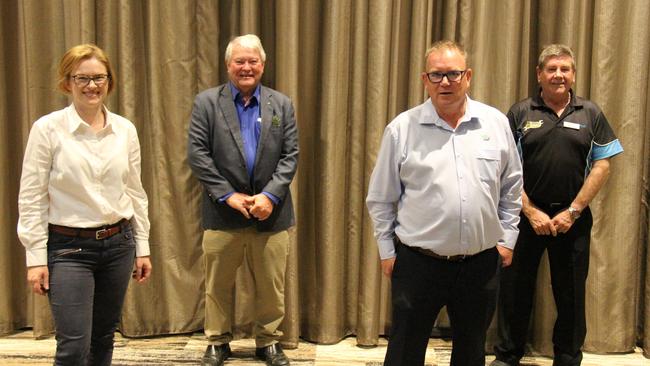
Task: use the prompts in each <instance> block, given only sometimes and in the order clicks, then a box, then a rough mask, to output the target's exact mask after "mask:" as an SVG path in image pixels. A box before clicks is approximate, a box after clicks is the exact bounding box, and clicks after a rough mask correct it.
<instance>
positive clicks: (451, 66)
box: [366, 41, 522, 366]
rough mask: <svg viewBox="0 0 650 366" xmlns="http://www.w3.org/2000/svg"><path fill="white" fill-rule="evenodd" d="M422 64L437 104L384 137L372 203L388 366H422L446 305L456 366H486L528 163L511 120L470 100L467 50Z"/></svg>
mask: <svg viewBox="0 0 650 366" xmlns="http://www.w3.org/2000/svg"><path fill="white" fill-rule="evenodd" d="M425 57H426V71H425V72H424V73H422V81H423V83H424V86H425V88H426V90H427V92H428V94H429V97H430V99H428V100H427V101H426V102H424V103H423V104H421V105H419V106H417V107H415V108H413V109H410V110H408V111H406V112H404V113H402V114H400V115H399V116H397V117H396V118H395V119H394V120H393V121H392V122H391V123H390V124H389V125H388V126H387V127H386V130H385V132H384V137H383V140H382V143H381V148H380V151H379V154H378V156H377V163H376V165H375V169H374V171H373V173H372V177H371V180H370V186H369V189H368V197H367V199H366V203H367V206H368V211H369V213H370V216H371V218H372V220H373V223H374V227H375V237H376V239H377V244H378V247H379V254H380V258H381V268H382V271H383V273H384V274H385V275H386V276H390V277H391V278H392V305H393V324H392V329H391V333H390V339H389V343H388V350H387V352H386V358H385V365H400V366H407V365H422V364H423V363H424V356H425V352H426V346H427V343H428V338H429V335H430V334H431V329H432V327H433V324H434V321H435V319H436V317H437V314H438V312H439V311H440V309H441V308H442V307H443V306H445V305H446V306H447V311H448V314H449V318H450V322H451V327H452V339H453V350H452V357H451V365H457V366H460V365H462V366H474V365H481V366H483V365H485V352H484V344H485V333H486V330H487V328H488V326H489V324H490V321H491V319H492V315H493V312H494V304H495V300H496V288H497V282H498V281H497V278H496V277H497V273H498V265H499V263H500V262H501V263H502V265H504V266H506V265H509V264H510V261H511V260H512V250H513V248H514V246H515V242H516V239H517V234H518V229H517V224H518V223H519V211H520V209H521V190H522V179H521V176H522V171H521V163H520V161H519V157H518V155H517V149H516V146H515V144H514V140H513V138H512V134H511V132H510V128H509V125H508V119H507V118H506V116H505V115H503V114H502V113H501V112H499V111H498V110H496V109H495V108H492V107H490V106H487V105H485V104H482V103H479V102H476V101H473V100H472V99H470V98H469V97H468V96H467V91H468V89H469V86H470V80H471V77H472V70H471V69H470V68H468V67H467V56H466V53H465V51H464V50H463V48H462V46H460V45H458V44H457V43H454V42H450V41H440V42H437V43H435V44H434V45H433V46H432V47H431V48H430V49H429V50H428V51H427V53H426V56H425ZM499 258H501V260H499Z"/></svg>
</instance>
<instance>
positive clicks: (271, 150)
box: [187, 84, 298, 231]
mask: <svg viewBox="0 0 650 366" xmlns="http://www.w3.org/2000/svg"><path fill="white" fill-rule="evenodd" d="M259 103H260V114H261V115H262V130H261V133H260V139H259V142H258V146H257V156H256V158H255V173H254V174H253V175H254V181H253V182H251V179H250V177H249V176H248V172H247V170H246V159H245V155H244V146H243V143H242V138H241V133H240V128H239V118H238V116H237V109H236V108H235V103H234V101H233V96H232V93H231V91H230V87H229V86H228V84H223V85H220V86H218V87H216V88H212V89H208V90H205V91H203V92H201V93H199V95H197V96H196V99H195V100H194V106H193V108H192V119H191V121H190V127H189V136H188V141H187V157H188V161H189V164H190V167H191V168H192V171H193V172H194V175H195V176H196V177H197V178H198V180H199V181H200V182H201V184H202V185H203V188H204V192H203V197H202V214H203V220H202V222H203V228H204V229H212V230H228V229H237V228H243V227H247V226H250V225H255V226H256V227H257V230H259V231H280V230H285V229H287V228H289V227H290V226H292V225H294V223H295V219H294V213H293V203H292V201H291V192H290V191H289V184H290V183H291V180H292V179H293V176H294V175H295V173H296V168H297V167H298V129H297V126H296V120H295V116H294V110H293V104H292V103H291V100H290V99H289V97H287V96H286V95H284V94H282V93H280V92H277V91H275V90H273V89H270V88H267V87H264V86H262V88H261V91H260V101H259ZM262 191H266V192H269V193H271V194H273V195H274V196H276V197H278V198H279V199H280V202H279V203H278V204H276V205H275V206H274V207H273V212H272V213H271V216H269V218H267V219H266V220H264V221H258V220H257V219H255V218H251V219H246V218H245V217H244V216H243V215H242V214H241V213H240V212H238V211H236V210H235V209H233V208H231V207H230V206H228V205H227V204H226V203H225V202H223V203H222V202H219V201H218V200H219V198H221V197H223V196H224V195H226V194H228V193H231V192H240V193H244V194H248V195H254V194H257V193H260V192H262Z"/></svg>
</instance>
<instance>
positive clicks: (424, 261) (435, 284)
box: [384, 245, 500, 366]
mask: <svg viewBox="0 0 650 366" xmlns="http://www.w3.org/2000/svg"><path fill="white" fill-rule="evenodd" d="M396 251H397V259H396V261H395V267H394V269H393V275H392V305H393V323H392V328H391V333H390V337H389V340H388V350H387V351H386V358H385V360H384V365H389V366H390V365H392V366H409V365H418V366H421V365H423V364H424V358H425V353H426V348H427V343H428V341H429V336H430V335H431V330H432V328H433V324H434V322H435V320H436V317H437V316H438V313H439V312H440V309H442V307H443V306H445V305H446V306H447V312H448V314H449V320H450V322H451V329H452V341H453V349H452V354H451V365H452V366H479V365H480V366H484V365H485V333H486V331H487V328H488V326H489V324H490V321H491V319H492V315H493V313H494V308H495V306H496V291H497V287H498V280H497V278H498V277H497V272H498V268H499V267H500V256H499V254H498V252H497V250H496V248H491V249H488V250H485V251H483V252H481V253H479V254H477V255H475V256H473V257H471V258H469V259H466V260H464V261H462V262H449V261H445V260H441V259H435V258H432V257H429V256H427V255H424V254H421V253H419V252H417V251H415V250H413V249H411V248H410V247H408V246H406V245H398V246H397V248H396Z"/></svg>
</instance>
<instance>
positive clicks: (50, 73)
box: [0, 0, 650, 354]
mask: <svg viewBox="0 0 650 366" xmlns="http://www.w3.org/2000/svg"><path fill="white" fill-rule="evenodd" d="M647 19H650V7H649V6H648V5H647V3H646V1H645V0H629V1H624V2H620V1H616V0H601V1H598V2H593V1H591V0H577V1H562V0H522V1H519V0H498V1H482V0H394V1H389V0H379V1H370V0H354V1H345V0H332V1H317V0H307V1H299V0H275V1H265V0H229V1H218V0H187V1H175V0H159V1H132V0H110V1H94V0H51V1H45V2H43V1H38V0H10V1H2V2H0V32H1V33H2V35H1V36H0V39H1V42H0V55H1V59H0V63H1V64H2V69H1V71H0V83H2V85H3V86H4V87H3V88H0V124H2V125H1V126H2V128H0V169H1V170H2V172H3V174H4V177H5V179H3V181H2V184H1V185H0V204H4V205H3V207H5V208H6V209H5V210H3V214H2V216H0V334H8V333H11V332H13V331H14V330H16V329H19V328H22V327H33V328H34V330H35V334H36V335H37V336H39V337H40V336H47V335H49V334H50V333H51V332H52V330H53V324H52V320H51V315H50V313H49V307H48V303H47V299H46V298H43V297H40V296H35V295H31V294H30V291H29V289H28V287H27V284H26V280H25V267H24V251H23V248H22V246H21V245H20V243H19V242H18V239H17V236H16V230H15V228H16V223H17V219H18V213H17V194H18V187H19V179H20V178H19V177H20V170H21V166H22V159H23V152H24V149H25V144H26V141H27V137H28V134H29V129H30V126H31V124H32V123H33V122H34V121H35V120H36V119H37V118H39V117H40V116H42V115H44V114H47V113H50V112H51V111H54V110H57V109H61V108H63V107H64V106H66V105H67V104H68V103H69V101H68V99H67V98H66V97H65V96H64V95H62V94H60V93H59V92H57V91H56V87H55V85H56V80H55V78H56V77H55V73H56V67H57V64H58V61H59V59H60V57H61V56H62V55H63V53H64V52H65V50H66V49H68V48H69V47H71V46H73V45H75V44H79V43H84V42H93V43H96V44H98V45H99V46H100V47H102V48H103V49H104V50H106V51H107V53H108V55H109V57H110V59H111V62H112V63H113V66H114V68H115V71H116V81H117V88H116V90H115V91H114V93H113V94H112V95H111V96H110V97H109V99H108V102H107V105H108V108H109V109H110V110H111V111H113V112H115V113H119V114H121V115H123V116H125V117H127V118H129V119H130V120H131V121H133V122H134V124H135V125H136V127H137V129H138V134H139V137H140V143H141V146H142V168H143V174H142V176H143V183H144V187H145V189H146V191H147V193H148V195H149V203H150V206H149V214H150V219H151V223H152V226H151V252H152V261H153V264H154V271H153V277H152V279H151V281H150V282H149V283H148V284H147V285H145V286H137V285H135V284H133V285H131V286H130V288H129V290H128V294H127V299H126V302H125V307H124V312H123V316H122V321H121V326H120V330H121V331H122V333H123V334H125V335H126V336H147V335H156V334H170V333H183V332H193V331H196V330H200V329H201V328H202V325H203V317H204V315H203V312H204V299H203V293H204V287H203V259H202V249H201V239H202V230H201V226H200V209H199V205H200V194H201V189H202V188H201V186H200V184H199V183H198V182H197V180H196V179H195V178H194V177H193V176H192V174H191V171H190V169H189V167H188V165H187V161H186V144H187V128H188V125H189V118H190V113H191V109H192V103H193V100H194V96H195V95H196V94H197V93H198V92H200V91H202V90H205V89H207V88H210V87H214V86H216V85H218V84H221V83H224V82H226V81H227V75H226V69H225V63H224V52H225V48H226V45H227V43H228V41H229V40H230V39H231V38H232V37H233V36H235V35H239V34H244V33H257V34H258V35H259V36H260V38H261V39H262V42H263V44H264V46H265V49H266V51H267V64H266V68H265V74H264V77H263V79H262V82H263V84H265V85H267V86H270V87H273V88H276V89H278V90H280V91H282V92H283V93H285V94H287V95H289V96H290V97H291V98H292V100H293V102H294V106H295V108H296V116H297V121H298V126H299V141H300V163H299V169H298V172H297V174H296V178H295V180H294V182H293V184H292V187H291V189H292V192H293V194H294V205H295V210H296V216H297V226H296V227H295V228H294V229H292V230H291V232H290V237H291V244H290V247H289V260H288V264H287V278H286V317H285V320H284V322H283V324H282V329H283V330H284V333H285V336H284V339H283V342H284V343H285V344H286V345H287V346H289V347H292V346H293V347H295V346H297V345H298V341H299V338H300V337H302V338H304V339H307V340H310V341H314V342H319V343H335V342H337V341H339V340H340V339H341V338H343V337H345V336H347V335H355V336H356V337H357V342H358V343H359V344H360V345H365V346H371V345H375V344H377V342H378V337H379V336H381V335H385V334H387V333H388V331H389V329H390V323H391V319H390V281H389V280H388V279H387V278H385V277H384V276H383V275H382V274H381V271H380V268H379V260H378V253H377V250H376V244H375V241H374V238H373V235H372V223H371V220H370V219H369V217H368V213H367V210H366V208H365V195H366V192H367V185H368V179H369V176H370V173H371V172H372V169H373V167H374V163H375V159H376V155H377V151H378V149H379V144H380V140H381V136H382V134H383V129H384V127H385V126H386V124H387V123H388V122H389V121H390V120H391V119H393V118H394V117H395V116H396V115H397V114H399V113H401V112H402V111H404V110H406V109H408V108H411V107H413V106H415V105H417V104H420V103H422V101H424V99H425V94H424V88H423V86H422V81H421V73H422V71H423V67H424V52H425V50H426V49H427V47H428V46H429V45H430V44H431V43H432V42H433V41H435V40H439V39H453V40H456V41H459V42H461V43H463V44H464V45H465V46H466V48H467V51H468V53H469V66H470V67H471V68H472V69H473V70H474V77H473V78H472V87H471V97H472V98H474V99H476V100H479V101H483V102H486V103H488V104H491V105H494V106H495V107H497V108H499V109H500V110H501V111H503V112H505V111H507V110H508V108H509V107H510V105H512V104H513V103H515V102H516V101H518V100H521V99H523V98H526V97H528V96H529V95H530V94H531V93H534V92H536V90H537V82H536V77H535V66H536V63H537V56H538V54H539V52H540V48H541V47H542V46H543V45H545V44H548V43H566V44H568V45H570V46H571V47H573V49H574V51H575V53H576V60H577V63H576V67H577V81H576V85H575V90H576V92H577V94H578V95H581V96H584V97H586V98H589V99H591V100H593V101H594V102H596V103H597V104H598V105H599V106H600V107H601V108H602V109H603V111H604V112H605V115H606V116H607V118H608V120H609V121H610V123H611V125H612V127H613V129H614V131H615V132H616V134H617V135H618V137H619V139H620V140H621V142H622V144H623V147H624V149H625V152H624V153H623V154H622V155H620V156H618V157H616V158H614V159H613V161H612V165H611V175H610V179H609V181H608V183H607V184H606V185H605V186H604V188H603V189H602V191H601V192H600V194H599V195H598V196H597V197H596V199H595V200H594V202H593V204H592V205H591V206H592V210H593V211H594V230H593V233H592V243H591V264H590V267H591V268H590V274H589V278H588V285H587V291H588V293H587V304H586V308H587V323H588V324H587V326H588V334H587V340H586V343H585V349H586V350H587V351H592V352H627V351H631V350H632V349H633V348H634V346H635V345H636V343H637V341H639V340H640V341H641V343H642V344H644V345H645V347H646V351H647V345H648V344H649V342H650V336H648V334H650V320H649V319H650V307H649V306H648V304H650V276H649V275H648V271H647V267H648V265H649V264H650V254H649V253H648V250H647V248H648V234H647V232H648V228H649V227H650V226H649V222H648V214H647V210H648V207H647V199H648V178H649V176H648V175H649V174H650V170H649V169H648V167H650V162H649V161H648V155H649V154H648V149H649V148H650V142H649V141H648V140H649V139H650V132H649V130H650V123H649V122H648V116H649V115H650V96H649V93H648V88H649V86H650V77H649V72H648V71H649V70H650V23H648V21H647ZM545 261H546V259H544V260H543V261H542V263H543V264H542V266H540V268H539V281H538V285H537V292H536V308H535V313H534V316H533V320H532V329H531V332H530V333H531V334H530V335H531V338H530V340H531V345H532V346H533V349H535V350H536V351H538V352H541V353H544V354H550V353H551V352H552V344H551V336H550V335H551V331H552V325H553V321H554V318H555V308H554V304H553V299H552V294H551V289H550V279H549V271H548V265H547V264H546V263H545ZM248 272H249V271H248V269H247V268H246V267H245V266H243V267H242V268H241V269H240V272H239V273H238V284H237V286H236V289H234V291H235V294H236V300H235V307H236V313H235V321H236V326H235V335H236V336H237V337H244V336H247V335H250V332H251V330H252V321H253V319H252V318H251V316H250V314H251V313H250V311H252V309H253V308H252V304H253V299H252V297H251V296H250V295H249V291H248V290H249V289H250V288H251V287H252V285H253V283H252V279H251V277H250V275H249V273H248ZM438 324H439V325H441V326H446V325H448V323H447V319H446V317H445V315H444V314H442V316H441V318H440V320H439V323H438ZM494 339H495V332H494V326H493V327H491V329H490V331H489V337H488V345H487V347H488V348H489V349H490V348H491V345H492V343H493V342H494ZM646 354H647V352H646Z"/></svg>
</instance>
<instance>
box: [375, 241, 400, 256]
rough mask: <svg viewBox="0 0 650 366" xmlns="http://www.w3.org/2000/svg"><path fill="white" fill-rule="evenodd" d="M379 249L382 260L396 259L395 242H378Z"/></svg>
mask: <svg viewBox="0 0 650 366" xmlns="http://www.w3.org/2000/svg"><path fill="white" fill-rule="evenodd" d="M377 247H378V248H379V258H380V259H390V258H393V257H395V256H396V255H397V254H395V243H393V240H392V239H391V240H380V241H377Z"/></svg>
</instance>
